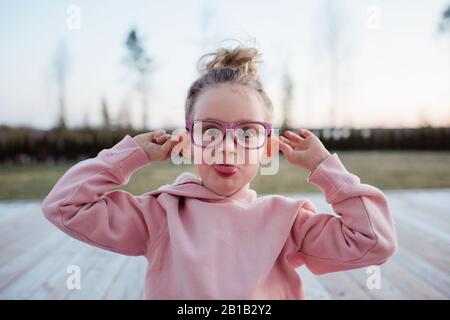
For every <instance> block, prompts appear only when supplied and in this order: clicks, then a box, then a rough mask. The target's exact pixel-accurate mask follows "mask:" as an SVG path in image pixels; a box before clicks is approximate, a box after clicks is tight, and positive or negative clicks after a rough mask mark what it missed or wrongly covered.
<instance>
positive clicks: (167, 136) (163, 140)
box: [155, 134, 170, 144]
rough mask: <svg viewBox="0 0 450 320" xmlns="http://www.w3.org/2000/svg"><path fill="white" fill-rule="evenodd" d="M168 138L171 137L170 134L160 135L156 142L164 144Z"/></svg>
mask: <svg viewBox="0 0 450 320" xmlns="http://www.w3.org/2000/svg"><path fill="white" fill-rule="evenodd" d="M168 139H170V135H169V134H164V135H160V136H158V137H156V138H155V140H156V143H158V144H162V143H164V142H166V140H168Z"/></svg>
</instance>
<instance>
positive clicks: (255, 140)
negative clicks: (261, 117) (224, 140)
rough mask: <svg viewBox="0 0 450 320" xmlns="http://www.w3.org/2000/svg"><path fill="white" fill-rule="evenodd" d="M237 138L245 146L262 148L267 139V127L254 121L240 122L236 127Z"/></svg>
mask: <svg viewBox="0 0 450 320" xmlns="http://www.w3.org/2000/svg"><path fill="white" fill-rule="evenodd" d="M236 139H237V142H238V143H239V144H240V145H241V146H243V147H245V148H249V149H255V148H260V147H261V146H262V145H263V144H264V143H265V141H266V128H265V127H264V126H263V125H262V124H260V123H254V122H249V123H243V124H240V125H238V126H237V127H236Z"/></svg>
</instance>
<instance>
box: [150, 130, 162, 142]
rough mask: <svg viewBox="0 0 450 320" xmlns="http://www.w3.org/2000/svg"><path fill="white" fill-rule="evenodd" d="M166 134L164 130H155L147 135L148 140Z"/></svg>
mask: <svg viewBox="0 0 450 320" xmlns="http://www.w3.org/2000/svg"><path fill="white" fill-rule="evenodd" d="M164 133H166V131H165V130H156V131H152V132H150V133H149V138H150V140H153V139H155V138H156V137H159V136H160V135H162V134H164Z"/></svg>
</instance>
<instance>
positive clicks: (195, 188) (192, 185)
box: [147, 172, 257, 203]
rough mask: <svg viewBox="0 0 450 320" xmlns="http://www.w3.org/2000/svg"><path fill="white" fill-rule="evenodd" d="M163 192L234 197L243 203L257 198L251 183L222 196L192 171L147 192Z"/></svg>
mask: <svg viewBox="0 0 450 320" xmlns="http://www.w3.org/2000/svg"><path fill="white" fill-rule="evenodd" d="M161 193H169V194H171V195H174V196H181V197H186V198H196V199H201V200H204V201H212V202H214V201H224V200H228V199H233V200H237V201H239V202H242V203H252V202H254V201H255V200H256V198H257V193H256V191H255V190H253V189H250V184H249V183H247V184H246V185H244V186H243V187H242V188H240V189H239V190H237V191H236V192H235V193H233V194H231V195H230V196H222V195H219V194H217V193H215V192H214V191H212V190H210V189H208V188H207V187H205V186H204V185H203V184H202V180H201V178H200V177H199V176H197V175H195V174H193V173H190V172H183V173H181V174H180V175H179V176H178V177H177V178H176V179H175V181H174V182H173V183H172V184H165V185H162V186H161V187H159V188H158V189H157V190H155V191H152V192H149V193H147V194H148V195H159V194H161Z"/></svg>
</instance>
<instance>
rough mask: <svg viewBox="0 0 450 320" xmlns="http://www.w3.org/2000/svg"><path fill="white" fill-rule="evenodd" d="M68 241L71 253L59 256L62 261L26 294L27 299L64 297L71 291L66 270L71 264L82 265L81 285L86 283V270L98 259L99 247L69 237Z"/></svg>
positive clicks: (57, 298)
mask: <svg viewBox="0 0 450 320" xmlns="http://www.w3.org/2000/svg"><path fill="white" fill-rule="evenodd" d="M68 241H71V242H72V245H71V246H70V247H69V250H68V252H69V255H65V257H63V258H61V257H58V261H59V262H60V263H59V264H57V268H56V269H53V270H52V273H51V275H47V276H46V277H44V278H43V280H44V282H42V283H40V285H39V286H37V287H36V288H35V289H34V290H32V291H31V292H30V293H29V294H28V295H27V296H25V299H52V300H59V299H63V298H64V297H65V296H66V295H68V294H69V292H70V291H71V290H70V289H68V288H67V285H66V281H67V278H68V276H69V275H68V274H67V272H66V271H67V267H68V266H69V265H77V266H79V267H80V269H81V285H82V286H83V285H85V283H84V276H85V273H86V271H87V270H90V269H91V268H93V266H94V265H95V263H97V261H98V258H99V256H98V254H97V249H96V248H94V247H92V246H90V245H88V244H85V243H82V242H79V241H77V240H71V239H68ZM65 254H66V252H65ZM73 290H76V289H73Z"/></svg>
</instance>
